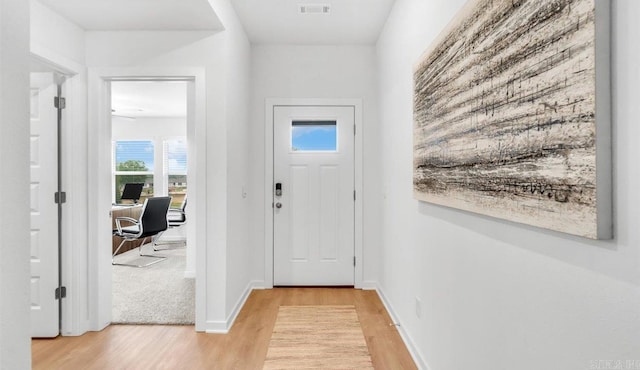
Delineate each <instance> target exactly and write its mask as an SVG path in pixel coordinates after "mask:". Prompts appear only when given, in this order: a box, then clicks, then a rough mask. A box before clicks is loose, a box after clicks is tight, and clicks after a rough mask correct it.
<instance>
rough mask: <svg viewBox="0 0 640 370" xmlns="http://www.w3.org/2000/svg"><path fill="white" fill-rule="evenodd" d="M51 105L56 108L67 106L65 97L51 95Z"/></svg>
mask: <svg viewBox="0 0 640 370" xmlns="http://www.w3.org/2000/svg"><path fill="white" fill-rule="evenodd" d="M53 106H54V107H55V108H57V109H64V108H66V107H67V99H65V98H63V97H61V96H54V97H53Z"/></svg>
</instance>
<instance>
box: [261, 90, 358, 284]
mask: <svg viewBox="0 0 640 370" xmlns="http://www.w3.org/2000/svg"><path fill="white" fill-rule="evenodd" d="M266 113H267V120H266V121H267V125H266V135H265V136H266V142H265V143H266V145H265V147H266V151H267V153H266V158H267V160H266V162H267V163H266V168H267V176H266V184H265V196H266V201H267V202H268V203H266V204H265V206H266V207H267V209H266V210H265V219H266V225H265V226H266V231H267V232H266V234H267V235H266V240H265V245H266V249H265V255H266V261H265V271H266V276H265V280H266V282H267V284H266V285H267V286H274V285H275V286H322V285H324V286H336V285H342V286H355V287H360V286H361V282H362V265H361V261H362V244H361V226H362V212H361V209H362V208H361V207H362V203H361V200H360V199H358V193H360V194H361V189H362V172H361V171H362V166H361V164H362V158H361V145H362V141H361V138H360V137H359V135H361V127H360V126H361V102H360V101H359V100H355V99H351V100H318V99H277V100H275V99H274V100H268V101H267V111H266ZM358 261H360V263H359V262H358Z"/></svg>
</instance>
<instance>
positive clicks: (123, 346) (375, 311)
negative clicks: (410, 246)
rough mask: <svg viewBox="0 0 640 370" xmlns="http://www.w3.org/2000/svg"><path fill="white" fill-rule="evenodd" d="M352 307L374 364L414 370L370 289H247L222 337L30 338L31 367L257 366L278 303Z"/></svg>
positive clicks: (168, 330) (163, 330)
mask: <svg viewBox="0 0 640 370" xmlns="http://www.w3.org/2000/svg"><path fill="white" fill-rule="evenodd" d="M280 305H283V306H290V305H354V306H355V307H356V311H357V313H358V318H359V320H360V323H361V325H362V330H363V333H364V336H365V338H366V341H367V346H368V347H369V352H370V354H371V358H372V361H373V365H374V367H375V368H376V369H394V370H396V369H398V370H399V369H415V368H416V367H415V365H414V363H413V361H412V359H411V356H410V355H409V352H408V351H407V349H406V347H405V345H404V343H403V342H402V340H401V339H400V335H399V334H398V332H397V330H396V327H395V326H393V325H390V324H391V319H390V318H389V315H388V314H387V312H386V310H385V309H384V306H383V305H382V303H381V301H380V299H379V298H378V295H377V293H376V292H375V291H363V290H355V289H347V288H276V289H269V290H257V291H253V292H252V293H251V295H250V297H249V299H248V300H247V302H246V304H245V306H244V307H243V309H242V311H241V312H240V314H239V316H238V318H237V320H236V322H235V324H234V325H233V328H232V329H231V331H230V332H229V334H226V335H223V334H205V333H196V332H195V331H194V327H193V326H156V325H112V326H109V327H107V328H106V329H105V330H103V331H101V332H89V333H87V334H84V335H82V336H80V337H58V338H56V339H34V340H33V341H32V353H33V368H34V369H47V370H50V369H66V370H74V369H83V370H84V369H242V370H244V369H261V368H262V365H263V363H264V359H265V357H266V354H267V347H268V346H269V339H270V338H271V332H272V329H273V326H274V324H275V319H276V316H277V313H278V306H280Z"/></svg>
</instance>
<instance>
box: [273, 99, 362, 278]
mask: <svg viewBox="0 0 640 370" xmlns="http://www.w3.org/2000/svg"><path fill="white" fill-rule="evenodd" d="M308 106H314V107H353V110H354V117H353V121H354V123H355V125H356V133H355V140H354V148H353V150H354V152H353V154H354V187H355V190H356V200H355V204H354V218H355V219H354V253H355V257H356V265H355V268H354V280H353V281H354V287H355V288H357V289H361V288H362V281H363V268H362V266H363V258H362V257H363V246H362V240H363V235H362V230H363V226H362V215H363V213H362V198H363V192H362V176H363V173H362V169H363V158H362V153H363V152H362V138H363V128H362V99H313V98H310V99H307V98H268V99H266V104H265V135H264V136H265V145H264V146H265V156H264V157H265V177H264V180H265V181H264V197H265V199H264V220H265V222H264V223H265V228H264V230H265V232H264V234H265V235H264V237H265V238H264V245H265V249H264V286H265V288H267V289H270V288H273V248H274V243H273V205H272V203H273V172H274V171H273V162H274V160H273V123H274V109H275V108H276V107H308Z"/></svg>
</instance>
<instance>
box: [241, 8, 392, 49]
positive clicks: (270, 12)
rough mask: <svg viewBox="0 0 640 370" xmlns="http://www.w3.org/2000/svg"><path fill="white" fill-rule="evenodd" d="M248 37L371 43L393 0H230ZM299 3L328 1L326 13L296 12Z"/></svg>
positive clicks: (266, 41) (273, 40) (265, 41)
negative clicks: (328, 7) (327, 12)
mask: <svg viewBox="0 0 640 370" xmlns="http://www.w3.org/2000/svg"><path fill="white" fill-rule="evenodd" d="M231 2H232V4H233V6H234V8H235V10H236V13H238V16H239V17H240V20H241V22H242V24H243V25H244V28H245V31H246V32H247V35H248V36H249V39H250V40H251V42H253V43H258V44H300V45H308V44H321V45H330V44H373V43H375V42H376V41H377V39H378V35H379V34H380V31H381V30H382V28H383V27H384V24H385V22H386V20H387V16H388V15H389V12H390V11H391V8H392V6H393V3H394V0H327V1H318V0H307V1H305V0H268V1H267V0H231ZM299 4H326V5H330V8H331V10H330V13H329V14H311V13H310V14H300V13H299Z"/></svg>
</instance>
